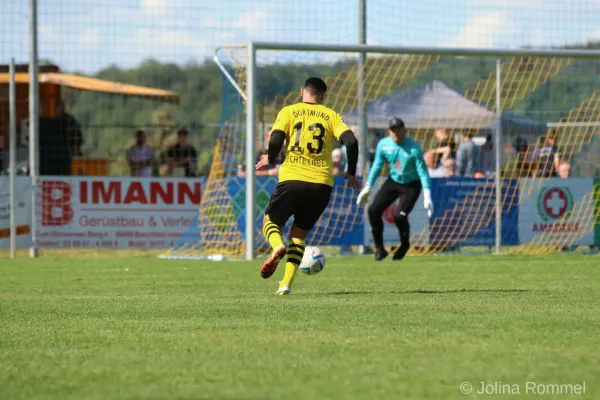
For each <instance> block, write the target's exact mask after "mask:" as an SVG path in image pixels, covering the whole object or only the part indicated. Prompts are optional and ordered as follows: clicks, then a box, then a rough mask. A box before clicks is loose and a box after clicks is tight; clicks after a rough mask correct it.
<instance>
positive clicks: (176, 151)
mask: <svg viewBox="0 0 600 400" xmlns="http://www.w3.org/2000/svg"><path fill="white" fill-rule="evenodd" d="M167 166H168V170H169V175H170V176H175V177H184V176H185V177H191V176H196V168H197V167H198V153H197V151H196V149H195V148H194V146H192V145H190V144H188V131H187V129H185V128H182V129H180V130H179V131H178V132H177V144H175V145H174V146H171V148H169V150H168V151H167Z"/></svg>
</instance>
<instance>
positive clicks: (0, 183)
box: [0, 176, 31, 249]
mask: <svg viewBox="0 0 600 400" xmlns="http://www.w3.org/2000/svg"><path fill="white" fill-rule="evenodd" d="M16 182H17V196H16V200H17V202H16V203H17V209H16V221H17V247H18V248H28V247H30V246H31V180H30V179H29V177H26V176H17V179H16ZM0 248H2V249H8V248H10V180H9V178H8V177H7V176H6V177H5V176H3V177H0Z"/></svg>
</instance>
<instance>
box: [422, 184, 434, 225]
mask: <svg viewBox="0 0 600 400" xmlns="http://www.w3.org/2000/svg"><path fill="white" fill-rule="evenodd" d="M423 205H424V206H425V209H426V210H427V215H428V216H429V218H431V216H432V215H433V202H432V201H431V190H429V189H424V190H423Z"/></svg>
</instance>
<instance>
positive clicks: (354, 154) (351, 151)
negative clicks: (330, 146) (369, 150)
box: [340, 129, 358, 176]
mask: <svg viewBox="0 0 600 400" xmlns="http://www.w3.org/2000/svg"><path fill="white" fill-rule="evenodd" d="M340 143H342V144H343V145H344V147H345V148H346V157H347V160H348V169H347V171H346V173H347V174H348V175H350V176H355V175H356V165H357V164H358V140H356V136H354V132H352V131H351V130H349V129H348V130H347V131H346V132H344V133H342V134H341V136H340Z"/></svg>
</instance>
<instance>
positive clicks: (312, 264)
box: [298, 246, 325, 275]
mask: <svg viewBox="0 0 600 400" xmlns="http://www.w3.org/2000/svg"><path fill="white" fill-rule="evenodd" d="M323 268H325V254H323V252H322V251H321V249H319V248H318V247H315V246H307V247H306V248H305V249H304V257H302V262H301V263H300V267H298V269H300V271H302V272H304V273H305V274H307V275H316V274H318V273H319V272H321V271H322V270H323Z"/></svg>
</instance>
